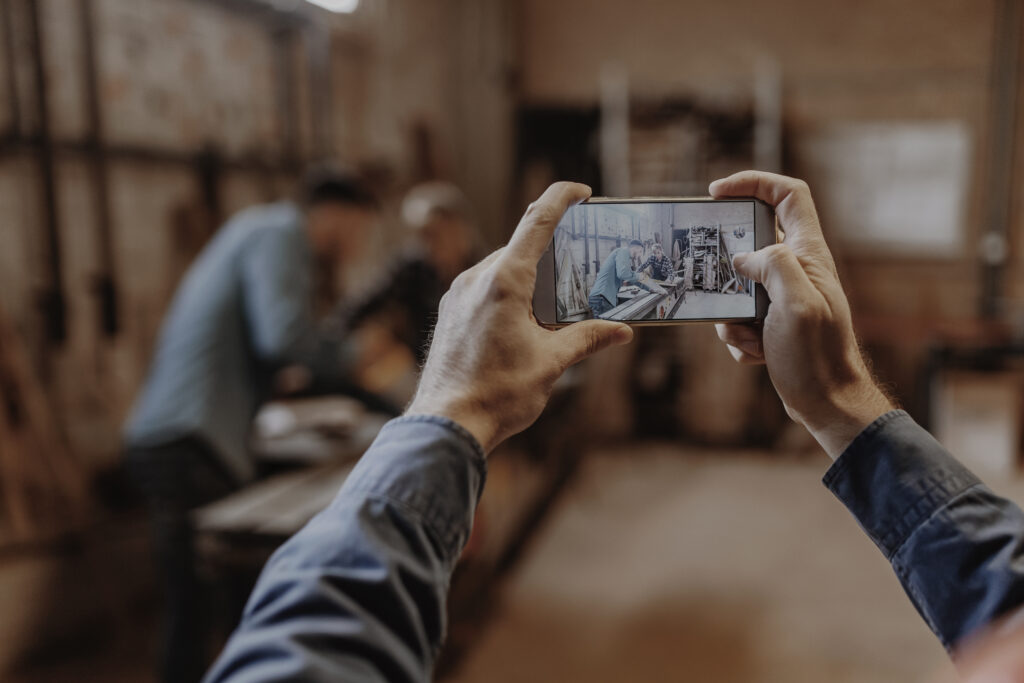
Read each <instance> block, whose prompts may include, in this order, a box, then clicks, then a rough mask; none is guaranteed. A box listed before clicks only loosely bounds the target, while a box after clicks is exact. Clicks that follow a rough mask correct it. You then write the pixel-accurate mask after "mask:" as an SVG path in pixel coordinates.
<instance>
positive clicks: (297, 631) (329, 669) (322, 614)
mask: <svg viewBox="0 0 1024 683" xmlns="http://www.w3.org/2000/svg"><path fill="white" fill-rule="evenodd" d="M484 476H485V464H484V457H483V453H482V452H481V451H480V448H479V446H478V445H477V444H476V442H475V441H474V440H473V439H472V437H470V436H469V435H468V434H467V433H466V432H465V430H463V429H462V428H461V427H458V426H457V425H455V424H454V423H451V422H450V421H447V420H444V419H442V418H436V417H425V416H419V417H406V418H400V419H398V420H395V421H392V422H390V423H389V424H388V425H387V426H385V427H384V429H383V430H382V431H381V434H380V436H379V437H378V438H377V441H376V442H375V443H374V445H373V446H372V447H371V448H370V450H368V451H367V452H366V454H365V455H364V456H363V458H362V459H361V460H360V462H359V464H358V465H357V466H356V468H355V469H354V470H353V472H352V474H351V475H350V476H349V478H348V480H347V481H346V482H345V485H344V486H343V487H342V489H341V491H340V492H339V493H338V496H337V497H336V498H335V500H334V502H333V503H332V504H331V505H330V507H328V508H327V509H326V510H324V511H323V512H322V513H320V514H319V515H317V517H316V518H314V519H313V520H312V521H311V522H310V523H309V524H308V525H307V526H306V527H305V528H304V529H303V530H302V531H300V532H299V533H298V534H296V535H295V536H294V537H293V538H292V539H291V540H289V541H288V542H287V543H286V544H285V545H284V546H282V548H281V549H280V550H278V551H277V552H276V553H275V554H274V557H273V558H271V560H270V561H269V562H268V563H267V566H266V568H265V569H264V571H263V574H262V576H261V577H260V580H259V582H258V584H257V586H256V588H255V590H254V591H253V594H252V597H251V598H250V600H249V604H248V605H247V607H246V610H245V614H244V616H243V618H242V622H241V624H240V625H239V627H238V629H237V630H236V632H235V633H234V635H233V636H232V637H231V640H230V641H229V643H228V645H227V647H226V648H225V650H224V652H223V653H222V655H221V657H220V659H219V660H218V662H217V663H216V664H215V666H214V668H213V669H212V670H211V672H210V673H209V675H208V676H207V681H226V680H252V679H255V678H258V679H259V680H260V681H285V680H289V681H290V680H302V681H320V680H324V681H327V680H332V681H333V680H356V679H358V680H388V681H396V680H397V681H427V680H429V679H430V676H431V671H432V668H433V663H434V658H435V656H436V653H437V650H438V648H439V647H440V644H441V642H442V639H443V636H444V630H445V601H446V597H447V590H448V582H449V580H450V578H451V573H452V569H453V567H454V565H455V562H456V560H457V558H458V555H459V553H460V552H461V550H462V547H463V545H464V544H465V542H466V539H467V537H468V535H469V530H470V525H471V522H472V518H473V512H474V510H475V507H476V503H477V500H478V499H479V496H480V493H481V491H482V488H483V482H484Z"/></svg>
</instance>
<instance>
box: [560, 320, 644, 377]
mask: <svg viewBox="0 0 1024 683" xmlns="http://www.w3.org/2000/svg"><path fill="white" fill-rule="evenodd" d="M554 340H555V348H556V349H557V350H556V351H555V353H556V354H557V355H558V357H559V359H560V360H561V361H562V365H563V366H565V367H569V366H570V365H575V364H576V363H579V362H580V361H581V360H583V359H584V358H586V357H587V356H590V355H593V354H595V353H597V352H598V351H600V350H601V349H604V348H607V347H609V346H615V345H619V344H628V343H629V342H631V341H633V330H632V328H630V327H629V325H624V324H623V323H616V322H612V321H610V320H585V321H583V322H579V323H573V324H572V325H569V326H568V327H565V328H562V329H561V330H558V331H557V332H555V334H554Z"/></svg>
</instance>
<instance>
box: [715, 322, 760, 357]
mask: <svg viewBox="0 0 1024 683" xmlns="http://www.w3.org/2000/svg"><path fill="white" fill-rule="evenodd" d="M715 331H716V332H718V338H719V339H721V340H722V341H724V342H725V343H726V344H728V345H729V346H734V347H736V348H738V349H739V350H740V351H743V352H744V353H746V354H749V355H751V356H754V357H756V358H764V342H763V341H762V338H761V328H759V327H754V326H753V325H741V324H736V323H728V324H722V323H719V324H717V325H715Z"/></svg>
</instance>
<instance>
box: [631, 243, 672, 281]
mask: <svg viewBox="0 0 1024 683" xmlns="http://www.w3.org/2000/svg"><path fill="white" fill-rule="evenodd" d="M637 270H638V271H641V272H644V271H646V272H647V273H648V274H650V276H651V277H652V278H654V279H655V280H661V281H662V282H671V281H672V280H673V279H674V278H675V274H676V272H675V269H674V268H673V267H672V259H670V258H669V257H668V256H666V255H665V250H664V249H662V248H661V245H660V244H658V243H657V242H655V243H654V246H652V247H651V255H650V256H648V257H647V260H646V261H644V262H643V264H641V265H640V267H639V268H637Z"/></svg>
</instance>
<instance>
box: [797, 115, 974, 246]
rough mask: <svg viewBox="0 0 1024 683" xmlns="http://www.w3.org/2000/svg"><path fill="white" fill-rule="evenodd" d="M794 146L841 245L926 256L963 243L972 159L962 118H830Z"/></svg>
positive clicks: (969, 136)
mask: <svg viewBox="0 0 1024 683" xmlns="http://www.w3.org/2000/svg"><path fill="white" fill-rule="evenodd" d="M800 147H801V154H802V157H803V160H804V162H805V163H806V164H807V167H808V170H809V171H810V173H809V175H808V181H809V182H810V184H811V190H812V192H813V193H814V195H815V198H816V200H817V202H818V205H819V209H820V210H822V213H823V216H822V218H823V219H825V220H827V222H828V231H829V233H830V235H834V236H835V238H837V239H838V240H839V242H841V243H842V245H843V246H845V247H847V248H849V249H850V250H851V251H862V252H863V251H870V252H871V253H873V254H879V253H882V254H884V253H896V254H898V255H900V256H913V255H920V256H933V257H934V256H955V255H958V253H959V252H960V250H961V249H962V247H963V239H964V223H965V221H966V215H967V193H968V188H969V180H970V164H971V134H970V130H969V129H968V127H967V126H966V125H965V124H964V123H963V122H960V121H936V122H914V123H907V122H893V123H844V124H837V125H834V126H829V127H828V128H826V129H823V130H822V131H820V132H818V133H814V134H811V135H810V136H808V137H807V138H806V139H805V141H804V142H803V144H802V145H801V146H800Z"/></svg>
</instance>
